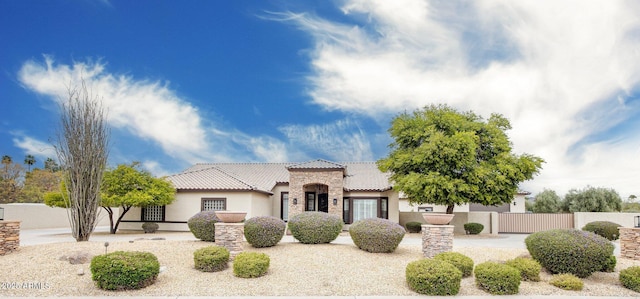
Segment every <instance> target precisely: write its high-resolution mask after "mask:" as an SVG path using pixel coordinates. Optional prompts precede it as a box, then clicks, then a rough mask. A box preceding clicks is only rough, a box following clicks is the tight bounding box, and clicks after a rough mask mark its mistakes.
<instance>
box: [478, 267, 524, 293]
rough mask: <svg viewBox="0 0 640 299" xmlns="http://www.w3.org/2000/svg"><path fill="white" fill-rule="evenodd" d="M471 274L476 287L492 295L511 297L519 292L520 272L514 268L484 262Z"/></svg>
mask: <svg viewBox="0 0 640 299" xmlns="http://www.w3.org/2000/svg"><path fill="white" fill-rule="evenodd" d="M473 273H474V274H475V276H476V285H477V286H478V287H479V288H480V289H483V290H485V291H487V292H489V293H490V294H492V295H513V294H517V293H518V292H519V291H520V271H519V270H518V269H516V268H514V267H511V266H507V265H505V264H500V263H496V262H484V263H482V264H478V265H477V266H476V269H475V270H474V271H473Z"/></svg>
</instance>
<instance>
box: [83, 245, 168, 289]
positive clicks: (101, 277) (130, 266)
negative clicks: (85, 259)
mask: <svg viewBox="0 0 640 299" xmlns="http://www.w3.org/2000/svg"><path fill="white" fill-rule="evenodd" d="M90 269H91V279H93V281H95V282H96V285H97V286H98V287H99V288H101V289H104V290H118V291H120V290H135V289H141V288H144V287H146V286H150V285H152V284H153V283H154V282H155V281H156V278H157V277H158V273H160V263H159V262H158V258H157V257H156V256H155V255H153V254H152V253H150V252H140V251H115V252H112V253H107V254H103V255H98V256H95V257H93V259H91V266H90Z"/></svg>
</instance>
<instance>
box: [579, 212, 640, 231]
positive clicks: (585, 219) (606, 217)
mask: <svg viewBox="0 0 640 299" xmlns="http://www.w3.org/2000/svg"><path fill="white" fill-rule="evenodd" d="M635 216H640V213H587V212H576V213H573V225H574V226H573V227H574V228H576V229H582V228H583V227H584V226H585V225H586V224H587V223H589V222H593V221H611V222H614V223H617V224H620V225H622V226H624V227H633V226H634V223H633V220H634V217H635Z"/></svg>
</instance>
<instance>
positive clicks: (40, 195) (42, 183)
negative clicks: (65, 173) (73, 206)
mask: <svg viewBox="0 0 640 299" xmlns="http://www.w3.org/2000/svg"><path fill="white" fill-rule="evenodd" d="M61 180H62V172H53V171H51V170H48V169H38V168H36V169H34V170H33V171H31V172H28V173H27V175H25V180H24V186H23V187H22V191H21V192H20V194H19V195H18V201H19V202H43V201H44V194H45V193H47V192H54V191H59V186H60V181H61Z"/></svg>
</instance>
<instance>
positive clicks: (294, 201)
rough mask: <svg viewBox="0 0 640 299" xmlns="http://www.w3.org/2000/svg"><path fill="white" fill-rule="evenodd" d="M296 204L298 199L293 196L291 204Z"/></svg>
mask: <svg viewBox="0 0 640 299" xmlns="http://www.w3.org/2000/svg"><path fill="white" fill-rule="evenodd" d="M297 204H298V199H297V198H294V199H293V205H294V206H295V205H297Z"/></svg>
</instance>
